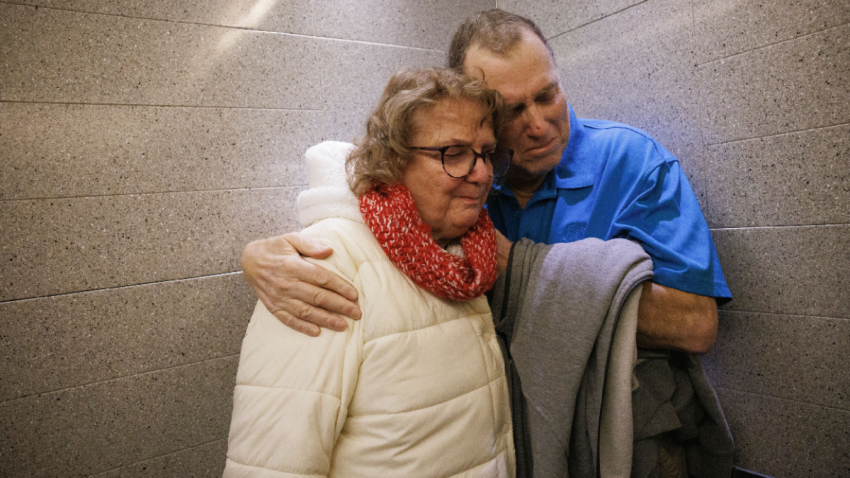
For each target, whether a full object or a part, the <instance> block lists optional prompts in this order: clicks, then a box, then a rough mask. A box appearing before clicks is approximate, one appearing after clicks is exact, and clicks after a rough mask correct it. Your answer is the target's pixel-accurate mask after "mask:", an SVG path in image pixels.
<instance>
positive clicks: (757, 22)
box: [693, 0, 850, 63]
mask: <svg viewBox="0 0 850 478" xmlns="http://www.w3.org/2000/svg"><path fill="white" fill-rule="evenodd" d="M693 5H694V34H695V36H696V38H699V39H700V41H699V42H698V43H697V47H696V52H697V62H698V63H706V62H709V61H712V60H716V59H718V58H725V57H728V56H732V55H736V54H738V53H743V52H746V51H750V50H753V49H756V48H761V47H764V46H767V45H771V44H774V43H777V42H782V41H786V40H791V39H794V38H798V37H801V36H804V35H809V34H812V33H815V32H818V31H821V30H825V29H827V28H831V27H835V26H838V25H843V24H845V23H848V22H850V3H848V2H841V1H838V2H823V1H820V0H775V1H772V2H748V1H746V0H700V1H695V2H693Z"/></svg>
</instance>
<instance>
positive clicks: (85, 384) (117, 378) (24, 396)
mask: <svg viewBox="0 0 850 478" xmlns="http://www.w3.org/2000/svg"><path fill="white" fill-rule="evenodd" d="M234 357H239V354H232V355H223V356H221V357H212V358H208V359H204V360H199V361H197V362H189V363H184V364H180V365H174V366H172V367H163V368H158V369H156V370H148V371H147V372H139V373H134V374H130V375H121V376H120V377H113V378H109V379H106V380H98V381H96V382H87V383H81V384H77V385H74V386H71V387H65V388H58V389H55V390H46V391H43V392H38V393H30V394H29V395H22V396H20V397H15V398H10V399H8V400H3V401H0V403H2V404H5V403H9V402H14V401H16V400H26V399H28V398H32V397H40V396H42V395H50V394H53V393H59V392H65V391H68V390H74V389H77V388H83V387H91V386H93V385H100V384H103V383H110V382H117V381H119V380H126V379H128V378H134V377H143V376H145V375H151V374H154V373H157V372H163V371H166V370H177V369H179V368H185V367H192V366H195V365H199V364H203V363H207V362H214V361H217V360H226V359H231V358H234ZM234 378H235V376H234Z"/></svg>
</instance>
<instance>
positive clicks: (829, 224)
mask: <svg viewBox="0 0 850 478" xmlns="http://www.w3.org/2000/svg"><path fill="white" fill-rule="evenodd" d="M846 226H850V223H846V222H839V223H824V224H795V225H789V226H742V227H712V228H710V229H709V230H710V231H712V232H714V231H744V230H748V229H792V228H805V227H809V228H813V227H846Z"/></svg>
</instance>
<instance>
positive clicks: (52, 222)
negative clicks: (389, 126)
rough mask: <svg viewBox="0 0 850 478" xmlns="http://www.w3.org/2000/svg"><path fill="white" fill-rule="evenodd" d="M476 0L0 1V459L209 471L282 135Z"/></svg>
mask: <svg viewBox="0 0 850 478" xmlns="http://www.w3.org/2000/svg"><path fill="white" fill-rule="evenodd" d="M493 6H495V2H493V1H473V2H455V1H448V0H433V1H425V2H422V1H402V2H400V1H389V0H358V1H356V2H355V1H337V0H331V1H318V0H293V1H277V0H213V1H208V2H187V1H184V0H154V1H116V0H33V1H26V0H21V1H19V2H18V1H16V2H2V1H0V66H2V72H1V73H0V231H2V232H0V237H2V246H0V284H1V285H0V430H2V433H0V476H2V477H7V476H8V477H16V478H17V477H29V476H32V477H55V476H62V477H73V476H101V477H107V476H116V477H118V476H120V477H189V476H195V477H201V476H220V475H221V471H222V470H223V468H224V453H225V449H226V437H227V431H228V427H229V422H230V408H231V397H232V393H233V382H234V378H235V372H236V366H237V363H238V358H239V357H238V353H239V348H240V344H241V339H242V336H243V335H244V329H245V326H246V325H247V321H248V318H249V317H250V314H251V310H252V308H253V305H254V303H255V300H256V299H255V298H254V297H253V295H252V293H251V291H250V289H249V288H248V287H247V286H246V285H245V284H244V282H243V281H242V278H241V275H240V273H239V256H240V254H241V251H242V249H243V248H244V246H245V244H247V243H248V242H249V241H251V240H253V239H257V238H261V237H268V236H270V235H275V234H279V233H282V232H286V231H290V230H294V229H297V228H298V224H297V219H296V215H295V209H294V199H295V197H296V195H297V194H298V192H299V191H301V190H302V189H303V187H304V185H305V184H306V178H305V177H304V172H303V169H302V165H301V156H302V154H303V152H304V150H305V149H306V148H307V147H308V146H310V145H312V144H315V143H317V142H319V141H322V140H324V139H337V140H346V141H350V140H352V139H353V138H354V136H355V135H357V134H358V133H359V131H360V128H361V127H362V124H363V121H364V119H365V117H366V114H367V113H368V111H369V109H370V108H371V106H372V105H373V103H374V102H375V101H376V100H377V98H378V96H379V94H380V92H381V90H382V88H383V86H384V84H385V83H386V80H387V79H388V78H389V75H390V74H391V73H392V72H393V71H395V70H396V69H398V68H400V67H401V66H404V65H414V66H415V65H420V66H424V65H435V64H442V63H443V59H444V51H443V50H444V48H445V47H446V45H447V43H448V38H449V37H450V35H451V33H452V32H453V31H454V29H455V27H456V26H457V23H459V22H460V20H461V19H463V18H464V17H466V16H467V15H468V14H470V13H472V12H474V11H477V10H481V9H485V8H491V7H493Z"/></svg>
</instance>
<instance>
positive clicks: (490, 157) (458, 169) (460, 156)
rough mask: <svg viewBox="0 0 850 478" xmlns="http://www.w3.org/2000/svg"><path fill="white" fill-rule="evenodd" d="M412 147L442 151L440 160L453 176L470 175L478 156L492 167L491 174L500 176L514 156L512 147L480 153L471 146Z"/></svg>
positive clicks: (447, 171)
mask: <svg viewBox="0 0 850 478" xmlns="http://www.w3.org/2000/svg"><path fill="white" fill-rule="evenodd" d="M410 149H416V150H421V151H433V152H439V153H440V161H441V162H442V163H443V171H445V172H446V174H448V175H449V176H450V177H453V178H465V177H466V176H469V174H470V173H471V172H472V170H473V169H475V163H476V161H478V158H481V159H483V160H484V165H485V166H487V167H488V168H490V170H491V175H492V176H493V177H494V178H500V177H502V176H504V175H505V173H506V172H508V167H509V166H510V165H511V159H512V158H513V157H514V152H513V150H512V149H508V148H502V147H500V146H497V147H496V149H494V150H492V151H487V152H484V153H479V152H477V151H475V150H474V149H472V148H470V147H469V146H456V145H452V146H443V147H442V148H438V147H436V146H432V147H427V146H423V147H419V146H412V147H411V148H410Z"/></svg>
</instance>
